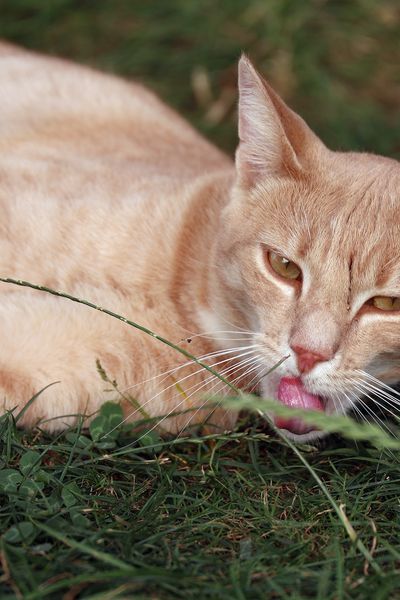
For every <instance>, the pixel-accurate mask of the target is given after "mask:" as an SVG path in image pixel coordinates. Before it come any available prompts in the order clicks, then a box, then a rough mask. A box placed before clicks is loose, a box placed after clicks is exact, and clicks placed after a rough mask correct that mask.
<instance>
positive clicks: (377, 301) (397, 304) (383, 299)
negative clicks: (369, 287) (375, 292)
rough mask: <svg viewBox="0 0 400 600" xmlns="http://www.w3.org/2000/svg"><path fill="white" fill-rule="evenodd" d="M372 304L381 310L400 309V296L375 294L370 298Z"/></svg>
mask: <svg viewBox="0 0 400 600" xmlns="http://www.w3.org/2000/svg"><path fill="white" fill-rule="evenodd" d="M370 302H371V304H372V306H375V308H379V310H400V298H389V297H388V296H374V297H373V298H371V300H370Z"/></svg>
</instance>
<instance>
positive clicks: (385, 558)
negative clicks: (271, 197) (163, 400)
mask: <svg viewBox="0 0 400 600" xmlns="http://www.w3.org/2000/svg"><path fill="white" fill-rule="evenodd" d="M0 15H1V17H0V36H3V37H6V38H8V39H9V40H12V41H15V42H16V43H20V44H22V45H25V46H27V47H31V48H34V49H38V50H42V51H45V52H48V53H55V54H59V55H61V56H66V57H69V58H72V59H75V60H78V61H80V62H86V63H88V64H91V65H93V66H96V67H101V68H103V69H107V70H110V71H112V72H116V73H120V74H123V75H124V76H127V77H135V78H137V79H140V80H142V81H144V82H145V83H146V84H147V85H149V86H150V87H152V88H153V89H154V90H156V91H157V92H158V93H159V94H160V95H161V96H162V97H163V98H164V99H165V100H167V101H168V102H169V103H170V104H172V105H174V106H176V107H177V108H178V110H179V111H180V112H181V113H182V114H184V115H185V116H186V117H187V118H189V119H190V120H191V121H192V122H193V123H194V124H195V125H196V126H197V127H199V128H200V129H201V130H202V131H203V132H204V133H206V135H208V136H209V137H211V138H212V139H213V140H214V141H215V142H216V143H217V144H219V145H220V146H221V147H223V148H225V149H227V150H228V151H229V152H232V151H233V149H234V146H235V143H236V127H235V85H236V83H235V81H236V67H235V63H236V60H237V58H238V56H239V54H240V52H241V51H242V50H245V51H246V52H248V53H249V54H250V56H251V57H252V58H253V59H254V62H255V63H256V64H257V65H258V67H259V68H260V69H261V70H262V71H263V72H264V73H265V74H266V75H267V76H268V78H269V80H270V81H271V82H272V84H273V85H275V86H276V88H277V89H278V90H279V91H280V92H281V93H282V94H283V95H284V97H285V99H287V100H288V101H289V103H290V104H291V105H292V106H294V107H295V108H297V109H298V110H299V111H300V112H301V114H302V115H303V116H304V117H305V118H306V119H307V120H308V122H309V123H310V124H311V125H312V126H313V127H314V128H315V129H316V130H317V132H318V133H320V134H321V135H322V137H323V139H324V140H325V141H326V142H327V143H328V144H329V145H331V146H332V147H334V148H343V149H349V148H354V149H362V150H370V151H376V152H383V153H386V154H389V155H392V156H399V155H400V146H399V141H398V140H399V139H400V122H399V119H398V106H399V102H400V91H399V90H400V88H399V69H398V64H399V59H400V55H399V53H400V46H399V43H398V31H399V12H398V6H397V0H382V1H380V2H378V1H373V0H354V1H353V2H320V1H317V0H313V1H311V0H307V1H304V2H303V1H301V2H300V1H294V0H292V1H289V0H282V1H281V2H272V0H271V1H270V2H268V1H266V0H264V1H262V0H251V1H249V2H241V1H239V0H229V1H227V2H224V3H222V2H221V3H218V2H215V0H214V1H211V0H207V1H206V0H200V1H198V2H197V1H196V2H195V1H191V0H170V1H169V2H143V1H140V2H139V1H137V0H130V1H128V0H115V1H114V2H109V1H105V0H96V2H94V1H93V2H92V1H85V2H82V1H81V0H79V1H78V0H52V1H51V2H48V1H43V2H34V1H33V0H12V1H11V0H0ZM23 275H24V276H25V277H26V278H29V273H27V274H23ZM109 308H110V309H112V307H109ZM110 318H111V317H110ZM115 411H117V412H115ZM118 418H119V417H118V409H117V408H114V411H113V409H111V408H110V407H106V408H105V409H104V411H103V415H100V416H99V417H98V418H97V420H96V422H95V423H94V424H93V426H92V427H91V429H90V431H81V429H80V427H79V426H77V427H76V428H75V429H71V430H68V431H67V432H65V433H63V434H62V435H59V436H49V435H47V434H46V433H44V432H41V431H40V430H39V429H37V430H35V431H33V432H30V433H26V432H22V431H20V430H18V429H17V428H16V427H15V423H14V419H13V417H12V416H10V415H6V416H5V417H3V418H2V419H1V421H0V444H1V451H0V457H1V458H0V535H1V538H0V546H1V547H0V566H1V569H2V573H1V574H0V598H1V599H3V598H4V599H6V598H24V599H25V598H26V599H28V598H31V599H33V598H37V599H42V598H49V599H51V598H54V599H59V598H64V599H65V600H73V599H75V598H93V599H94V598H101V599H102V600H103V599H106V598H135V599H139V598H143V599H144V598H146V599H148V598H151V599H161V600H164V599H167V598H171V599H176V598H192V597H193V598H196V600H197V599H200V598H210V600H214V599H219V598H221V599H224V598H226V599H227V600H228V599H229V600H230V599H232V598H234V599H238V600H243V599H246V600H247V599H253V598H254V599H260V600H261V599H263V600H264V599H265V598H272V599H274V598H277V599H281V598H282V599H285V598H290V599H292V600H301V599H303V598H304V599H305V598H316V599H319V600H341V599H346V600H347V599H360V600H364V599H369V598H374V599H377V600H384V599H388V598H393V599H395V598H398V597H400V568H399V560H400V541H399V535H398V534H399V510H400V508H399V497H400V469H399V464H400V463H399V458H400V453H399V450H397V449H396V448H394V449H392V450H390V451H389V450H382V449H377V448H375V447H373V446H371V445H370V444H368V442H358V443H355V442H352V441H350V440H344V439H343V438H339V437H332V438H330V439H329V440H328V441H326V442H324V443H323V444H322V445H321V446H320V447H318V448H314V447H304V448H300V451H301V456H302V458H303V460H304V459H305V460H306V464H304V462H302V460H301V459H300V458H299V456H298V454H296V453H295V452H294V451H293V449H292V448H290V447H289V446H288V445H287V443H286V442H285V441H283V440H282V439H280V438H279V437H277V436H276V435H274V434H273V433H271V431H270V430H269V429H268V427H267V425H266V424H265V423H264V421H263V420H257V419H256V418H255V417H252V418H249V417H247V418H244V417H243V418H242V420H241V421H240V423H239V425H238V428H237V430H236V431H235V432H233V433H232V434H229V435H228V434H227V435H218V436H217V435H216V436H209V437H207V438H199V437H197V436H196V435H194V434H193V436H192V437H190V438H188V439H168V440H163V441H161V440H160V439H159V438H157V437H155V436H154V434H153V435H152V436H149V435H147V436H143V432H141V433H138V432H135V431H132V430H130V429H128V428H125V427H119V428H117V429H116V430H115V431H114V432H113V434H111V435H108V436H104V431H106V430H107V427H108V426H109V425H110V424H112V423H115V422H117V420H118ZM391 427H393V428H394V430H395V431H396V430H397V429H396V427H397V426H396V425H392V424H391ZM318 478H319V481H317V479H318ZM321 484H322V487H321ZM323 486H325V488H324V489H322V488H323ZM327 493H328V495H329V496H330V498H331V500H332V502H333V504H332V502H331V501H330V499H329V498H328V497H327ZM352 528H353V529H354V531H355V532H356V534H357V536H359V537H357V538H356V539H355V540H354V539H353V541H352V538H354V535H353V534H352V531H353V529H352ZM360 543H361V544H362V545H361V544H360ZM363 548H364V549H366V551H367V554H368V552H370V554H372V561H369V562H366V558H365V554H366V553H365V552H363Z"/></svg>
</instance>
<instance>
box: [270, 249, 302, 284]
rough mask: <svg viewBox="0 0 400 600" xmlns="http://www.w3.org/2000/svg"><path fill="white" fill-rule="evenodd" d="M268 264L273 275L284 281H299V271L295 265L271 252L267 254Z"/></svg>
mask: <svg viewBox="0 0 400 600" xmlns="http://www.w3.org/2000/svg"><path fill="white" fill-rule="evenodd" d="M267 256H268V262H269V264H270V265H271V268H272V269H273V271H275V273H278V275H280V276H281V277H283V278H284V279H292V280H293V281H295V280H299V279H301V269H300V267H299V266H298V265H296V263H294V262H293V261H292V260H289V259H288V258H285V257H284V256H281V255H280V254H277V253H276V252H273V251H272V250H269V251H268V253H267Z"/></svg>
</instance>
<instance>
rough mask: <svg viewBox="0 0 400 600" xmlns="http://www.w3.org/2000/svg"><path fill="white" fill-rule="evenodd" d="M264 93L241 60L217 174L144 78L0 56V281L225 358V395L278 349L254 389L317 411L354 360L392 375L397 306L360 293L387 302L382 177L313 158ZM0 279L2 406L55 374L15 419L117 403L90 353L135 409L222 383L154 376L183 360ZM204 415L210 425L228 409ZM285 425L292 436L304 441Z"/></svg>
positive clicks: (200, 374) (388, 188)
mask: <svg viewBox="0 0 400 600" xmlns="http://www.w3.org/2000/svg"><path fill="white" fill-rule="evenodd" d="M263 86H264V84H263V83H262V82H261V80H260V79H259V78H258V75H257V74H256V73H255V72H254V71H253V69H252V67H251V65H249V64H248V63H247V62H246V61H243V62H242V79H241V94H242V96H241V98H242V99H241V113H240V136H241V146H240V150H239V152H238V155H237V167H236V171H235V166H234V164H233V162H231V161H230V159H228V158H227V157H226V156H224V155H223V154H222V153H221V152H220V151H219V150H217V149H216V148H214V147H213V146H212V145H210V144H209V143H208V142H206V141H205V140H204V139H203V138H201V137H200V136H199V135H198V134H197V133H196V132H194V131H193V130H192V129H191V127H190V126H189V125H187V124H186V123H185V122H184V121H182V119H181V118H180V117H179V116H177V115H176V114H175V113H174V112H173V111H171V110H170V109H169V108H167V107H165V106H164V105H163V104H162V103H161V102H160V101H159V100H157V99H156V98H155V97H154V96H153V95H152V94H151V93H150V92H148V91H146V90H144V89H143V88H142V87H140V86H137V85H135V84H130V83H127V82H124V81H121V80H119V79H116V78H113V77H111V76H107V75H103V74H99V73H96V72H93V71H91V70H89V69H85V68H83V67H78V66H75V65H72V64H69V63H66V62H63V61H58V60H55V59H49V58H44V57H41V56H37V55H33V54H30V53H27V52H25V51H21V50H18V49H15V48H14V47H12V46H9V45H2V46H0V115H1V116H0V207H1V220H0V274H1V276H3V277H13V278H16V279H25V280H29V281H31V282H33V283H35V284H40V285H45V286H48V287H50V288H52V289H56V290H61V291H65V292H68V293H69V294H72V295H75V296H78V297H82V298H85V299H87V300H89V301H91V302H94V303H96V304H99V305H101V306H103V307H106V308H109V309H111V310H113V311H114V312H116V313H119V314H121V315H124V316H125V317H127V318H129V319H131V320H134V321H136V322H138V323H140V324H142V325H144V326H147V327H149V328H150V329H152V330H153V331H155V332H156V333H158V334H160V335H163V336H164V337H166V338H168V339H170V340H171V341H173V342H178V343H179V341H180V340H182V339H184V338H186V337H192V342H191V344H190V345H189V344H188V343H187V342H183V343H182V345H183V346H184V347H186V348H187V349H188V350H189V351H190V352H192V353H193V354H195V355H196V356H202V355H206V354H208V353H210V352H217V351H219V350H222V349H225V350H226V351H227V352H228V354H225V355H223V354H221V355H217V354H215V358H214V359H213V360H209V362H208V364H214V363H218V362H219V361H223V360H225V361H226V362H224V363H222V366H221V367H219V366H218V365H217V366H216V368H217V369H218V368H219V369H220V370H221V369H223V368H224V367H225V368H226V369H228V368H231V367H233V366H234V365H235V363H234V362H233V360H232V361H229V360H228V359H227V357H232V356H237V357H238V358H237V359H236V360H237V362H238V361H239V360H240V359H241V360H243V361H248V362H246V363H245V362H244V363H243V366H242V367H241V368H242V370H241V371H240V370H239V371H236V370H234V369H231V371H230V372H229V371H226V375H227V377H228V378H229V377H230V378H231V379H233V380H235V378H236V377H237V376H238V375H242V376H243V378H242V380H238V383H239V385H243V383H244V381H245V380H246V381H247V382H248V381H249V380H250V382H252V381H254V379H255V380H257V379H258V378H260V379H261V378H262V375H263V374H264V373H265V372H266V370H268V369H270V368H271V367H273V365H274V364H276V363H277V362H278V361H279V360H280V359H282V357H283V356H285V355H288V356H289V358H288V359H287V360H286V361H285V362H284V363H283V364H282V365H281V366H280V367H279V368H278V369H277V370H276V371H275V372H274V373H273V374H272V375H271V376H269V377H268V378H264V379H263V380H262V383H261V388H260V389H261V391H262V392H263V393H264V394H267V395H269V396H275V397H276V396H277V394H278V392H277V390H278V388H279V386H281V383H282V381H286V379H287V380H288V382H289V383H288V385H289V387H290V384H291V383H293V382H292V381H291V380H292V379H293V380H295V383H296V382H297V383H298V386H300V388H301V389H300V388H299V389H300V395H302V394H303V395H304V397H305V398H306V393H307V391H309V392H312V393H314V394H320V395H321V397H323V398H324V408H325V409H326V410H327V411H328V412H333V411H334V410H336V409H337V410H338V411H339V412H340V411H342V410H345V409H347V408H348V406H349V405H350V404H351V402H350V399H349V398H347V401H346V395H347V392H346V390H347V388H348V386H349V382H350V383H351V382H352V378H353V379H354V378H355V373H356V371H357V370H358V369H367V370H369V371H370V372H371V373H372V374H375V375H378V376H380V377H382V376H383V378H384V380H385V381H387V382H388V383H392V382H393V381H397V380H398V379H399V378H400V377H399V374H400V368H399V364H398V360H397V352H398V350H399V347H400V317H399V315H398V314H396V313H395V312H393V311H390V314H383V313H382V314H378V311H373V310H369V309H368V310H365V311H364V312H363V311H362V309H361V306H362V304H363V302H365V300H368V298H370V297H372V296H377V295H383V296H387V295H389V296H392V297H397V296H398V295H400V282H397V283H396V281H397V280H396V277H397V275H398V272H396V269H398V268H399V264H400V242H398V239H397V238H396V236H397V231H398V228H399V222H400V217H399V216H398V214H399V211H398V204H399V201H400V198H399V191H398V190H399V189H400V186H399V182H400V168H399V165H398V163H396V162H395V161H391V160H389V159H384V158H381V157H375V156H371V155H358V154H339V153H332V152H330V151H329V150H327V149H326V148H325V146H323V144H322V143H321V142H320V141H319V140H318V139H317V138H316V137H315V136H314V135H313V134H312V133H311V131H310V130H309V129H308V128H307V126H306V125H305V124H304V123H303V122H302V121H301V120H300V119H299V118H298V117H297V116H295V115H294V113H292V112H290V111H289V110H288V109H287V108H286V107H285V105H284V104H283V103H282V101H281V100H280V99H279V98H278V97H277V96H276V95H275V94H274V92H272V91H271V90H267V88H265V87H263ZM382 178H384V185H381V181H380V180H382ZM379 194H380V195H379ZM245 196H246V197H247V200H245ZM264 248H269V249H272V250H276V251H277V252H278V253H279V255H283V256H289V257H290V259H291V260H293V261H295V262H297V263H300V262H301V261H302V260H303V261H304V262H305V263H306V264H304V265H301V266H302V270H303V281H302V285H303V287H301V286H300V287H299V286H298V283H299V282H298V281H297V280H296V281H289V282H288V281H285V280H284V279H285V278H283V279H282V278H280V277H277V275H276V274H271V269H270V268H269V267H268V268H266V266H265V260H264V258H265V256H264V255H265V251H264V250H263V249H264ZM373 248H375V251H373ZM373 252H374V253H373ZM389 281H391V282H392V283H391V284H390V285H389V283H388V282H389ZM315 282H318V285H316V283H315ZM0 285H1V287H0V315H1V317H0V318H1V331H2V344H1V346H0V394H1V398H2V400H3V399H4V402H3V406H4V407H5V408H7V409H11V408H14V407H15V406H17V405H18V406H19V407H20V408H21V407H22V406H23V404H24V403H25V402H26V401H27V400H28V399H29V398H30V397H31V396H32V395H33V394H34V393H35V392H37V391H39V390H40V389H42V388H43V387H44V386H46V385H47V384H49V383H51V382H53V381H59V383H58V384H56V385H55V386H53V387H52V388H50V389H48V390H47V391H45V392H44V393H43V394H42V395H41V396H40V397H39V398H38V399H37V400H36V401H35V402H34V403H33V405H32V406H31V407H30V408H29V410H28V411H27V413H26V414H25V416H24V420H23V423H22V424H24V425H26V426H30V425H32V424H34V423H35V422H36V421H37V420H38V419H40V418H42V419H52V418H54V417H60V415H71V414H72V415H75V414H77V413H85V414H92V413H94V412H95V411H96V410H98V408H99V406H100V405H101V403H102V402H104V401H105V400H108V399H115V398H116V394H115V392H114V393H112V394H111V393H110V392H109V391H107V388H109V387H110V386H109V385H107V384H106V383H105V382H104V381H102V379H101V377H100V376H99V373H98V372H97V368H96V359H97V360H99V361H100V363H101V365H102V366H103V368H104V369H105V371H106V372H107V374H108V376H109V377H110V378H111V379H115V380H116V381H117V384H118V387H119V389H120V390H122V391H125V390H127V391H126V393H125V395H129V394H130V395H132V396H133V397H134V398H135V399H136V400H137V401H138V402H139V403H140V404H141V406H143V407H144V410H145V412H146V413H148V414H150V415H161V414H167V413H169V412H171V411H174V410H176V411H182V410H186V409H188V408H190V407H191V406H195V407H199V406H202V405H203V392H205V391H207V390H208V391H210V390H213V391H219V392H224V391H226V388H225V387H224V386H223V385H221V383H220V382H218V381H217V380H215V379H211V380H209V373H207V372H206V371H203V370H201V369H199V367H198V366H197V365H195V366H193V365H192V366H185V367H182V368H181V369H177V370H176V371H172V372H170V373H167V371H171V370H172V369H175V368H177V367H179V365H182V364H183V363H185V362H186V361H185V358H184V357H182V356H180V355H179V354H177V352H176V351H174V350H172V349H170V348H168V347H166V346H164V345H162V344H161V343H160V342H158V341H156V340H154V339H152V338H150V337H149V336H146V335H145V334H143V333H140V332H138V331H136V330H134V329H132V328H130V327H128V326H127V325H125V324H123V323H120V322H118V321H116V320H114V319H112V318H110V317H108V316H107V315H104V314H101V313H99V312H95V311H93V310H91V309H89V308H87V307H85V306H82V305H79V304H74V303H72V302H69V301H67V300H63V299H60V298H56V297H53V296H50V295H48V294H46V293H42V292H37V291H32V290H28V289H22V288H19V287H16V286H12V285H6V284H0ZM296 286H297V287H296ZM385 286H386V288H385ZM385 289H386V290H389V292H390V293H382V290H383V291H384V290H385ZM360 298H361V300H362V301H361V300H360ZM360 311H361V312H360ZM399 314H400V313H399ZM247 331H252V332H254V333H253V334H251V335H250V333H249V334H247V333H245V332H247ZM228 332H229V333H228ZM197 333H204V335H203V336H196V334H197ZM252 344H256V345H257V347H256V346H254V347H253V348H249V349H248V350H246V348H245V347H248V346H250V345H252ZM231 347H242V348H243V350H242V351H240V350H237V351H236V352H235V353H232V354H229V352H230V348H231ZM246 352H247V354H246ZM382 357H383V358H382ZM305 365H306V366H305ZM239 368H240V367H239ZM251 369H253V370H251ZM164 372H165V373H166V375H165V376H161V377H157V375H160V374H162V373H164ZM282 378H283V379H282ZM285 378H286V379H285ZM181 379H182V381H181V383H180V385H175V382H176V381H178V380H181ZM335 379H336V383H333V384H332V382H335ZM206 381H209V383H208V386H206V387H202V382H206ZM300 381H301V383H300ZM328 384H329V385H328ZM296 385H297V384H296ZM332 385H333V386H334V387H333V392H330V391H329V386H331V388H332ZM132 386H133V387H132ZM302 386H303V387H304V390H303V387H302ZM350 387H351V386H350ZM127 388H129V390H128V389H127ZM303 392H304V393H303ZM364 392H365V390H364ZM352 393H353V394H354V395H357V396H359V395H361V392H357V391H355V390H354V389H353V392H352ZM335 397H336V398H337V400H338V402H339V404H337V403H336V402H335ZM285 402H286V401H285ZM302 402H303V401H302ZM286 403H290V402H286ZM311 403H312V402H311ZM295 404H296V403H295ZM297 404H299V402H298V403H297ZM300 404H301V402H300ZM303 404H304V402H303ZM342 404H343V406H342ZM123 406H124V411H125V414H126V416H127V417H129V418H131V419H135V418H137V417H138V414H137V413H136V412H135V411H134V408H133V407H132V405H130V404H129V402H128V401H123ZM305 406H306V407H307V402H305ZM310 407H311V408H312V406H311V405H310ZM317 408H318V407H317ZM210 410H211V409H210ZM205 416H206V412H205V411H204V410H200V411H198V412H193V413H191V414H189V416H187V415H186V416H182V417H179V418H176V419H172V420H171V419H170V420H169V421H167V424H166V427H167V428H168V429H170V430H173V431H180V430H181V429H182V427H183V426H184V425H185V423H187V422H190V423H194V422H197V421H201V420H204V418H205ZM213 419H214V421H215V423H216V424H219V425H220V426H221V427H225V426H229V425H231V424H232V423H233V422H234V419H235V417H234V415H233V414H226V413H225V411H223V412H222V411H221V412H220V413H218V412H217V413H216V414H215V415H214V417H213ZM70 421H71V419H67V418H61V419H60V418H58V419H55V420H53V421H50V422H49V423H48V424H47V427H49V428H50V429H51V428H53V429H55V428H59V427H62V426H63V424H64V423H67V422H70ZM286 424H287V425H288V429H292V431H293V435H294V436H295V437H298V438H299V439H303V438H307V435H310V436H312V435H314V433H315V432H313V433H311V434H307V433H305V435H303V432H302V430H301V427H300V428H298V427H297V428H296V425H294V426H293V427H291V424H290V423H288V422H287V423H286ZM284 425H285V423H283V425H282V426H284ZM316 435H317V434H316Z"/></svg>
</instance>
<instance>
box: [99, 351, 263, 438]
mask: <svg viewBox="0 0 400 600" xmlns="http://www.w3.org/2000/svg"><path fill="white" fill-rule="evenodd" d="M252 353H254V350H249V351H247V352H243V353H242V354H239V355H236V356H234V357H230V358H227V359H225V360H221V361H218V362H216V363H214V364H212V365H210V367H211V368H214V367H216V366H217V365H220V364H223V363H226V362H228V361H232V360H238V359H239V358H242V357H243V356H248V355H249V354H252ZM202 371H204V369H203V368H200V369H198V370H197V371H195V372H194V373H189V375H186V376H185V377H182V378H181V379H179V380H178V381H174V382H173V383H171V384H170V385H168V386H167V387H166V388H163V389H162V390H160V391H159V392H157V394H155V395H154V396H152V397H151V398H149V399H148V400H146V402H144V403H143V404H141V406H140V407H141V409H142V410H143V409H144V408H145V407H146V406H147V404H149V402H152V401H153V400H155V399H156V398H158V397H159V396H160V395H161V394H163V393H164V392H166V391H167V390H169V389H171V388H172V387H177V386H179V385H180V384H181V383H182V381H185V380H186V379H188V378H189V377H193V376H194V375H197V374H198V373H201V372H202ZM209 377H210V378H211V379H212V378H213V377H216V376H215V375H213V374H211V375H210V376H209ZM185 400H186V398H184V400H183V401H185ZM175 410H176V409H175V408H174V409H173V411H172V412H174V411H175ZM135 411H136V409H134V410H133V411H132V412H131V413H129V415H127V416H126V417H124V419H123V420H122V421H121V423H119V425H122V424H123V423H125V422H126V421H127V420H128V419H129V418H130V417H131V415H132V414H133V413H134V412H135ZM169 414H171V412H170V413H169ZM169 414H168V416H169ZM168 416H167V417H165V418H168ZM156 426H157V425H156ZM115 429H116V427H114V429H112V430H111V431H114V430H115ZM111 431H110V432H109V433H111Z"/></svg>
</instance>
